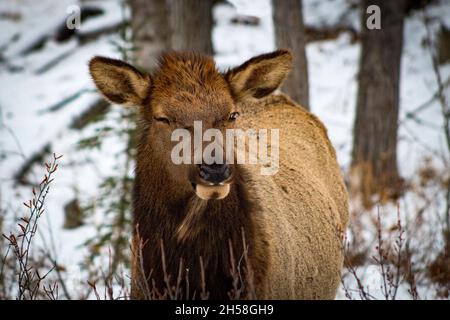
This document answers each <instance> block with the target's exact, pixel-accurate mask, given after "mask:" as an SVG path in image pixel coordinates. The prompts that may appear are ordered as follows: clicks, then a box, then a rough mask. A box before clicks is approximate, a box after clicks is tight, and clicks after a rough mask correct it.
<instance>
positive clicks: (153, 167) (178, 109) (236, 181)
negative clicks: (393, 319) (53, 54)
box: [89, 50, 348, 299]
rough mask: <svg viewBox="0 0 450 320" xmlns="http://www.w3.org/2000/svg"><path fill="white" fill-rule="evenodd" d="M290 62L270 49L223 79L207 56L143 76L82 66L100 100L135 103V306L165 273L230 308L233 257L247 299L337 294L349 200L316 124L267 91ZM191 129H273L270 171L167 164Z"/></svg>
mask: <svg viewBox="0 0 450 320" xmlns="http://www.w3.org/2000/svg"><path fill="white" fill-rule="evenodd" d="M292 60H293V57H292V55H291V53H290V52H289V51H287V50H277V51H275V52H272V53H268V54H263V55H260V56H256V57H254V58H252V59H250V60H248V61H247V62H245V63H243V64H242V65H240V66H238V67H235V68H232V69H230V70H228V71H225V72H221V71H218V69H217V68H216V66H215V63H214V60H213V59H212V58H211V57H207V56H203V55H200V54H194V53H177V52H170V53H166V54H164V55H162V57H161V58H160V60H159V67H158V69H157V70H156V71H154V72H153V73H152V74H150V73H147V72H144V71H140V70H138V69H137V68H135V67H133V66H131V65H129V64H127V63H125V62H123V61H119V60H115V59H110V58H105V57H95V58H93V59H92V60H91V61H90V64H89V68H90V73H91V76H92V78H93V80H94V82H95V84H96V86H97V88H98V89H99V91H100V92H101V93H102V94H103V96H104V97H105V98H106V99H107V100H109V101H110V102H112V103H116V104H123V105H131V106H136V107H137V108H138V113H139V114H140V118H141V120H140V121H139V128H140V140H139V143H138V146H137V159H136V177H135V183H134V190H133V203H132V207H133V228H134V233H133V241H132V242H133V246H132V247H133V248H134V250H132V251H133V259H132V260H133V262H132V276H131V277H132V296H133V297H134V298H148V296H146V295H145V293H143V292H142V291H143V289H142V288H143V287H144V286H143V285H142V282H144V284H145V286H147V285H148V287H150V288H158V290H162V289H163V288H164V287H165V282H166V280H167V275H169V276H170V279H172V280H175V279H176V278H177V276H178V275H179V272H180V271H181V272H182V274H183V276H182V277H183V279H184V277H185V276H186V277H187V279H188V285H189V288H190V290H191V292H196V293H197V295H196V297H197V298H199V297H200V295H199V293H200V291H201V290H202V286H203V289H204V287H206V291H207V292H208V294H209V298H210V299H228V298H230V297H231V295H230V291H232V289H233V270H234V272H236V269H233V267H234V266H232V262H233V261H235V262H236V264H237V262H238V261H239V262H242V260H243V257H244V258H245V259H244V260H246V261H247V266H246V267H245V268H244V269H245V270H244V269H243V270H241V271H242V274H243V277H245V278H246V280H245V283H246V284H248V285H247V286H245V289H243V290H245V292H247V293H248V292H250V291H251V292H252V294H253V295H251V296H250V297H253V298H258V299H333V298H334V297H335V294H336V291H337V288H338V285H339V283H340V272H341V268H342V264H343V252H342V239H343V233H344V232H345V229H346V226H347V220H348V206H347V200H348V199H347V192H346V188H345V185H344V182H343V179H342V176H341V172H340V168H339V166H338V163H337V160H336V154H335V150H334V148H333V146H332V145H331V143H330V141H329V139H328V135H327V131H326V128H325V127H324V125H323V124H322V123H321V121H320V120H319V119H318V118H317V117H316V116H314V115H313V114H311V113H310V112H308V111H307V110H305V109H304V108H302V107H301V106H299V105H298V104H296V103H295V102H293V101H292V100H291V99H290V98H289V97H287V96H286V95H284V94H282V93H277V92H275V91H276V90H277V89H278V88H279V86H280V85H281V84H282V82H283V80H284V79H285V77H286V75H287V74H288V72H289V70H290V68H291V66H292ZM194 121H201V122H202V125H203V129H204V130H205V129H208V128H215V129H218V130H220V131H224V130H226V129H227V128H243V129H247V128H253V129H259V128H264V129H279V136H280V141H279V155H280V156H279V170H278V172H277V173H276V174H274V175H261V174H260V170H259V169H260V168H259V165H254V164H253V165H250V164H235V163H231V164H227V163H222V164H220V163H213V164H209V165H208V164H205V163H201V164H194V163H192V164H174V163H173V161H171V150H172V148H173V147H174V142H173V141H172V140H171V132H173V130H175V129H177V128H185V129H187V130H192V127H193V123H194ZM137 247H139V248H140V250H138V251H140V253H136V248H137ZM240 265H241V267H242V265H244V263H243V262H242V263H241V264H240ZM165 276H166V278H165ZM139 279H140V280H139ZM139 283H141V285H138V284H139ZM183 283H184V281H183Z"/></svg>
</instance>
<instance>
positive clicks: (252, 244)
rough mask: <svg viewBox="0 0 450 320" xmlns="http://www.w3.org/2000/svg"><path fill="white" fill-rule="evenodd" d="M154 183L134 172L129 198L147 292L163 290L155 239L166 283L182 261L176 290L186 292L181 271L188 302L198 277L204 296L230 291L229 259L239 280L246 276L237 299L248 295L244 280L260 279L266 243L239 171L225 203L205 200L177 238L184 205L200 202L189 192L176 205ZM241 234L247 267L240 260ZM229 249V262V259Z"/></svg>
mask: <svg viewBox="0 0 450 320" xmlns="http://www.w3.org/2000/svg"><path fill="white" fill-rule="evenodd" d="M145 180H146V179H144V181H145ZM154 183H155V185H148V184H145V183H143V181H142V180H141V177H140V176H139V174H138V175H137V177H136V183H135V190H134V200H133V207H134V226H135V227H136V226H137V228H136V231H137V232H138V233H139V238H140V239H141V240H142V241H143V242H144V243H145V245H144V247H143V248H142V264H143V269H144V272H145V274H146V277H149V276H150V278H149V281H148V282H149V287H150V288H152V286H155V288H156V289H157V290H158V291H159V292H163V291H164V288H166V287H167V284H166V283H165V280H164V272H163V266H162V251H161V240H162V243H163V246H164V258H165V263H166V275H170V279H171V284H172V285H175V284H176V279H177V277H178V276H179V271H180V261H181V260H182V273H181V274H182V279H183V280H182V282H181V284H180V287H181V291H182V292H186V281H185V278H186V272H187V271H186V269H189V271H188V281H189V291H190V293H189V295H190V297H188V298H192V297H193V294H194V292H195V298H197V299H198V298H200V293H201V292H202V274H203V275H204V279H205V281H204V284H205V289H206V290H205V291H206V292H208V293H209V298H210V299H228V298H229V293H230V291H231V290H232V289H233V280H236V276H238V275H235V276H234V277H233V276H232V274H231V270H232V267H233V266H232V261H234V267H235V268H236V270H237V271H238V272H239V273H240V275H241V276H242V277H244V278H245V277H247V276H251V277H252V279H244V287H247V288H244V292H243V293H242V294H241V296H245V295H247V293H248V292H246V290H248V283H249V282H248V281H251V283H252V284H253V285H255V286H257V285H258V284H259V283H260V282H261V281H262V278H263V277H264V275H265V272H266V268H267V262H266V261H267V259H266V255H265V249H266V248H267V245H268V244H267V242H266V239H265V236H264V230H263V227H262V226H260V225H258V222H257V221H258V213H259V210H258V205H257V204H256V203H254V202H252V201H251V200H250V199H249V195H248V192H247V190H246V189H245V175H244V174H243V173H242V172H240V173H238V176H237V179H236V181H235V183H234V184H233V186H232V189H231V192H230V194H229V196H228V197H227V198H226V199H224V200H209V201H207V202H205V203H203V204H202V205H201V206H200V207H201V208H200V210H199V211H198V212H195V217H194V219H193V220H192V221H191V222H190V224H189V226H188V227H187V230H186V235H185V238H183V240H180V239H179V237H178V236H177V235H178V234H179V232H178V231H179V228H180V225H182V224H183V221H185V218H186V214H187V210H189V205H190V203H189V201H204V200H199V199H196V198H195V197H196V196H195V195H194V193H192V195H190V196H188V197H187V198H186V199H183V200H181V201H180V200H179V201H174V200H171V199H170V194H167V193H166V194H164V195H163V194H162V192H163V191H162V189H161V188H160V187H159V186H158V185H157V181H154ZM243 235H244V238H245V243H246V246H247V249H248V251H247V254H246V256H247V257H248V262H249V263H246V261H245V259H244V240H243ZM135 236H136V235H135ZM230 246H231V247H232V251H233V256H234V260H233V259H232V258H231V256H230ZM200 261H202V263H203V268H201V263H200ZM247 264H248V265H247ZM249 268H251V273H249ZM202 270H203V273H202ZM246 283H247V285H246ZM238 286H241V284H238ZM185 295H186V294H185ZM183 298H186V297H183Z"/></svg>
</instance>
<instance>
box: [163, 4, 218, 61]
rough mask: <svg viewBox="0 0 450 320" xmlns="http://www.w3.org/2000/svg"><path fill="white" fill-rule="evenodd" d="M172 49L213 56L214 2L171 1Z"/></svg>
mask: <svg viewBox="0 0 450 320" xmlns="http://www.w3.org/2000/svg"><path fill="white" fill-rule="evenodd" d="M169 4H170V16H171V25H172V30H173V34H172V42H171V43H172V48H173V49H174V50H177V51H195V52H199V53H203V54H208V55H212V54H213V47H212V35H211V30H212V25H213V18H212V7H213V1H212V0H169Z"/></svg>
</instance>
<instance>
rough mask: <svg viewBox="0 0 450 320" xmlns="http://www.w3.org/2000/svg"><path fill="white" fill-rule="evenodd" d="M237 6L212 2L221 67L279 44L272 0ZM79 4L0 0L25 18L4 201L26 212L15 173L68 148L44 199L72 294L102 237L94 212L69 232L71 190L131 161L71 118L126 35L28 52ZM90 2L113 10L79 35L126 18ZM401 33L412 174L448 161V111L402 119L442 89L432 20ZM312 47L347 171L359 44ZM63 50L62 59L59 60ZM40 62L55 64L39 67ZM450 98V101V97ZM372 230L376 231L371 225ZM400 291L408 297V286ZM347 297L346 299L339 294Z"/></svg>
mask: <svg viewBox="0 0 450 320" xmlns="http://www.w3.org/2000/svg"><path fill="white" fill-rule="evenodd" d="M231 2H232V3H233V4H234V7H233V6H230V5H225V4H219V5H216V6H215V8H214V18H215V21H216V24H215V28H214V30H213V44H214V49H215V51H216V55H215V59H216V61H217V64H218V66H219V67H220V68H221V69H226V68H228V67H232V66H235V65H238V64H240V63H242V62H244V61H245V60H246V59H248V58H251V57H252V56H254V55H257V54H260V53H265V52H268V51H271V50H274V48H275V40H274V34H273V23H272V20H271V15H272V12H271V6H270V1H269V0H259V1H249V0H233V1H231ZM77 3H78V1H73V0H58V1H55V0H53V1H52V0H40V1H35V0H22V1H15V0H4V1H2V2H1V3H0V12H5V11H7V12H17V13H19V14H20V16H21V18H20V20H18V21H15V20H11V19H10V20H7V19H2V20H0V30H2V32H1V33H0V56H1V57H3V60H0V113H1V117H0V119H1V123H0V131H1V137H0V151H1V154H2V156H1V158H0V159H1V160H0V181H1V185H0V198H1V200H2V202H3V203H1V206H2V208H13V209H12V211H13V212H15V211H17V210H22V208H21V207H20V203H21V202H22V201H19V200H18V199H23V200H25V199H28V197H29V196H30V190H29V187H24V186H17V185H15V184H14V181H13V180H12V177H13V175H14V174H15V173H16V172H17V171H18V170H19V168H20V167H21V165H22V164H23V162H24V159H26V158H29V157H30V156H32V155H33V154H35V153H36V152H39V151H40V150H41V149H42V148H43V147H44V146H45V145H47V144H50V145H51V149H52V150H54V151H55V152H56V153H57V154H64V157H63V158H62V161H61V167H60V169H59V170H58V172H57V176H56V180H55V183H54V185H53V186H52V190H51V194H50V196H49V201H48V202H47V206H48V207H47V210H46V211H47V213H46V215H47V219H46V221H45V224H44V225H42V230H50V229H51V230H52V233H53V237H54V238H55V239H56V241H55V242H56V244H57V248H56V251H57V252H58V261H59V263H60V264H63V265H65V266H67V267H68V269H69V272H68V273H69V274H70V279H71V280H70V283H71V284H72V285H71V286H72V289H73V290H76V288H77V286H78V287H79V286H80V282H79V279H82V278H83V275H82V272H81V271H80V270H79V264H80V263H81V262H82V261H83V259H84V258H85V256H86V254H87V251H86V248H84V247H83V246H81V244H82V243H83V242H84V241H85V240H86V239H87V238H89V237H91V236H93V235H94V234H95V232H96V226H97V225H98V224H99V223H100V222H101V219H102V215H101V213H98V214H97V215H96V216H94V217H92V218H90V220H89V221H87V223H86V225H84V226H82V227H80V228H77V229H75V230H65V229H63V228H62V225H63V221H64V211H63V210H62V209H63V207H64V205H65V204H66V203H67V202H69V201H70V200H72V199H73V198H74V197H75V195H79V196H80V200H81V201H82V202H83V203H88V202H89V201H92V200H93V199H95V197H96V195H97V194H98V192H99V184H100V182H101V181H102V177H105V176H108V175H110V174H112V173H113V172H115V171H116V170H118V169H119V170H120V169H121V168H117V165H118V164H119V166H120V163H122V162H123V154H122V152H123V149H124V148H125V142H124V141H123V139H121V138H120V137H113V136H110V137H108V138H106V140H105V143H104V144H103V146H102V147H101V148H100V149H94V150H79V149H77V142H78V141H79V140H80V139H82V138H85V137H89V136H92V135H93V134H95V133H98V130H99V129H100V128H99V125H97V124H93V125H89V126H87V127H86V128H84V129H83V130H81V131H78V130H73V129H69V125H70V123H71V122H72V121H73V119H74V118H75V117H77V116H78V115H80V114H81V113H82V112H83V111H85V110H86V109H87V108H88V107H89V106H90V105H91V104H92V103H93V102H94V101H96V99H97V97H98V96H97V94H96V93H95V92H94V86H93V84H92V81H91V79H90V77H89V75H88V70H87V63H88V61H89V59H90V58H92V57H93V56H95V55H104V56H109V57H120V55H119V53H118V52H117V50H116V48H115V46H114V45H113V43H114V42H120V38H119V37H118V35H117V34H111V35H104V36H101V37H99V38H98V39H97V40H95V41H92V42H89V43H86V44H84V45H83V46H79V43H78V42H77V41H76V40H74V39H73V40H69V41H67V42H64V43H56V42H54V41H53V40H49V41H47V42H46V43H45V46H44V47H43V48H41V49H40V50H38V51H35V52H32V53H30V54H27V55H20V53H21V52H23V50H25V49H26V48H29V47H30V45H31V44H32V43H34V41H35V40H36V39H38V38H41V37H44V36H46V35H48V34H49V33H51V31H52V30H53V29H54V28H55V27H56V26H58V25H59V24H60V23H61V21H64V17H65V16H66V9H67V7H68V6H70V5H73V4H77ZM93 3H95V5H101V6H102V8H103V9H104V10H105V14H104V15H101V16H98V17H93V18H92V19H90V20H87V21H86V23H85V24H84V23H83V24H82V26H81V32H82V33H86V32H93V31H95V30H99V29H100V28H102V27H105V26H114V25H117V23H119V22H120V21H121V20H122V19H123V16H124V11H123V7H122V5H121V1H119V0H111V1H103V2H98V1H95V2H93ZM88 4H89V2H87V5H88ZM303 5H304V21H305V24H306V25H309V26H323V25H325V26H332V25H333V24H335V23H336V22H337V21H344V23H345V24H346V25H349V26H352V27H353V28H354V29H356V30H358V29H359V14H358V11H357V10H352V11H350V14H347V15H344V12H345V11H346V8H347V7H348V6H349V5H351V2H350V1H346V0H333V1H327V2H325V1H317V0H304V1H303ZM126 14H127V12H125V15H126ZM235 14H245V15H253V16H257V17H259V18H260V19H261V21H260V25H259V26H244V25H236V24H232V23H231V22H230V19H231V18H232V17H233V16H234V15H235ZM429 14H430V15H431V16H432V17H434V19H435V25H437V22H436V21H441V22H443V23H445V24H446V25H450V5H448V4H445V1H441V2H438V3H437V4H435V5H433V6H431V8H430V9H429ZM42 17H45V18H44V19H43V18H42ZM434 29H435V28H434ZM434 29H433V30H434ZM404 32H405V40H404V51H403V58H402V69H401V70H402V71H401V99H400V100H401V107H400V113H401V114H400V119H401V122H402V125H401V127H400V131H399V144H398V157H399V164H400V171H401V174H402V175H403V176H405V177H407V178H412V177H414V174H415V171H416V170H417V168H418V167H419V166H420V165H421V163H422V161H423V158H424V157H425V156H430V157H431V158H432V160H433V162H434V163H435V165H436V166H438V167H442V166H443V161H444V160H441V158H442V159H447V160H448V159H449V158H450V156H449V154H448V151H446V150H445V148H444V136H443V134H442V130H439V128H440V127H442V115H441V111H440V106H439V104H438V102H437V101H436V100H433V101H432V102H431V103H430V104H429V105H428V106H427V107H426V108H424V109H423V110H422V111H421V112H420V117H421V119H423V120H424V121H426V122H427V123H429V124H431V126H426V125H423V124H418V123H416V122H414V121H412V120H411V119H406V114H407V113H408V112H410V111H412V110H415V109H416V108H417V107H418V106H420V105H421V104H422V103H424V102H427V101H428V100H429V99H430V98H431V97H432V96H433V95H434V93H435V92H436V88H437V86H436V80H435V77H434V73H433V71H432V67H431V58H430V55H429V52H428V50H427V49H426V48H424V46H423V38H424V36H425V28H424V25H423V21H422V17H421V15H420V14H419V13H414V14H413V15H412V16H411V17H409V18H408V19H407V20H406V23H405V31H404ZM11 39H16V40H15V41H11ZM306 50H307V58H308V68H309V81H310V99H311V101H310V105H311V109H312V111H313V112H314V113H315V114H317V115H318V116H319V118H320V119H322V121H323V122H324V123H325V125H326V126H327V128H328V132H329V136H330V139H331V141H332V143H333V144H334V146H335V148H336V150H337V154H338V160H339V163H340V165H341V167H342V169H343V171H344V172H346V170H347V169H348V166H349V164H350V152H351V145H352V127H353V121H354V116H355V98H356V91H357V72H358V64H359V54H360V46H359V44H358V43H352V42H351V39H350V35H349V34H346V33H343V34H341V35H340V36H339V37H338V38H337V39H335V40H329V41H321V42H314V43H310V44H308V46H307V49H306ZM62 55H63V56H65V58H64V59H61V60H58V57H61V56H62ZM48 67H49V68H48ZM43 68H48V70H47V71H46V72H45V73H42V72H41V70H42V69H43ZM440 71H441V73H442V78H443V79H444V81H445V80H446V79H448V78H449V77H450V65H449V64H447V65H445V66H442V67H441V69H440ZM76 92H82V93H81V94H80V96H79V97H78V98H77V99H75V100H73V101H71V102H69V103H68V104H67V105H65V106H63V107H61V108H60V109H59V110H57V111H55V112H48V109H49V108H50V107H51V106H54V105H55V104H56V103H58V102H60V101H61V100H62V99H65V98H68V97H70V96H71V95H73V94H74V93H76ZM447 94H448V91H447ZM448 96H449V98H450V94H448ZM121 112H123V110H122V109H121V108H120V107H118V106H114V107H113V108H112V109H111V111H110V112H108V114H107V115H106V119H105V123H107V124H108V125H110V126H112V127H119V126H122V127H125V126H127V125H128V124H127V123H122V122H121V120H120V115H121ZM121 154H122V155H121ZM436 154H438V155H440V156H439V157H438V156H436ZM41 174H42V168H40V167H39V166H35V167H34V168H33V176H36V177H40V176H41ZM130 174H131V173H130ZM36 180H37V178H36ZM415 205H416V206H419V205H421V202H420V201H418V200H417V199H416V198H414V196H412V195H408V196H406V197H405V200H404V203H402V206H403V207H411V206H415ZM386 210H387V211H389V212H396V210H395V206H393V207H391V208H389V207H387V208H386ZM413 211H414V210H413ZM13 218H14V217H13V215H8V216H7V224H8V225H12V223H13ZM395 218H396V217H395V215H394V216H393V217H390V218H389V217H387V218H386V219H387V220H386V225H389V224H390V223H393V222H394V221H395ZM407 218H408V217H406V220H407ZM431 229H432V228H431ZM41 236H42V237H43V238H44V239H45V238H46V241H48V237H49V236H48V234H46V233H45V232H43V234H42V235H41ZM365 236H366V237H372V236H373V235H372V234H371V233H370V232H367V234H366V235H365ZM362 276H363V277H367V279H368V283H369V285H370V287H371V293H373V294H374V295H376V296H378V297H379V296H380V293H379V292H377V290H378V289H379V279H378V278H377V277H378V275H377V273H376V272H375V271H374V266H368V267H367V268H366V270H365V271H364V274H363V275H362ZM77 279H78V280H77ZM354 287H355V286H354ZM372 289H373V290H372ZM402 290H403V288H402ZM372 291H373V292H372ZM400 295H401V296H402V297H408V295H407V293H406V292H405V291H404V290H403V291H401V292H400ZM339 297H340V298H343V294H342V292H341V293H340V295H339Z"/></svg>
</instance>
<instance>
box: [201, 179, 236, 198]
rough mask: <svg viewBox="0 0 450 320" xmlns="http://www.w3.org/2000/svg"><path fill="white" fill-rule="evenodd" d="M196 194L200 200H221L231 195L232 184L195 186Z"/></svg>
mask: <svg viewBox="0 0 450 320" xmlns="http://www.w3.org/2000/svg"><path fill="white" fill-rule="evenodd" d="M195 193H196V194H197V196H198V197H199V198H200V199H203V200H213V199H214V200H221V199H224V198H226V196H228V194H229V193H230V184H229V183H227V184H221V185H209V186H207V185H203V184H196V185H195Z"/></svg>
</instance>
